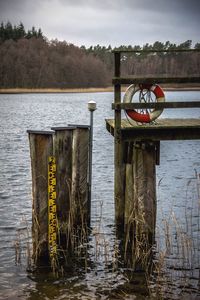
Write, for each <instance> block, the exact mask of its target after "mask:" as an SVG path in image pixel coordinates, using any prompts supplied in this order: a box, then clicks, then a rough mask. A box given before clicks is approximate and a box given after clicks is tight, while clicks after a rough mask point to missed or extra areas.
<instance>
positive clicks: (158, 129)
mask: <svg viewBox="0 0 200 300" xmlns="http://www.w3.org/2000/svg"><path fill="white" fill-rule="evenodd" d="M106 128H107V130H108V131H109V132H110V133H111V134H112V135H113V130H114V120H113V119H109V120H106ZM121 134H122V139H123V141H131V140H132V141H137V140H138V141H140V140H154V141H160V140H192V139H200V119H158V120H156V123H155V124H140V125H138V124H137V123H136V122H134V121H132V120H131V121H130V122H129V121H127V120H125V119H123V120H122V122H121Z"/></svg>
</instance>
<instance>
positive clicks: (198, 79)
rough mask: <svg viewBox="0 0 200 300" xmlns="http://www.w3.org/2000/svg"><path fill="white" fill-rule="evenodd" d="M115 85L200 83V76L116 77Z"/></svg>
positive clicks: (114, 79) (113, 81)
mask: <svg viewBox="0 0 200 300" xmlns="http://www.w3.org/2000/svg"><path fill="white" fill-rule="evenodd" d="M112 83H113V84H133V83H134V84H156V83H160V84H161V83H200V76H187V77H147V76H146V77H114V78H113V80H112Z"/></svg>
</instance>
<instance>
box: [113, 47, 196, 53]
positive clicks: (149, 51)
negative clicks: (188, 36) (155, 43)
mask: <svg viewBox="0 0 200 300" xmlns="http://www.w3.org/2000/svg"><path fill="white" fill-rule="evenodd" d="M112 52H113V53H174V52H175V53H178V52H200V49H163V50H157V49H151V50H142V49H141V50H133V49H126V50H125V49H120V48H118V49H114V50H112Z"/></svg>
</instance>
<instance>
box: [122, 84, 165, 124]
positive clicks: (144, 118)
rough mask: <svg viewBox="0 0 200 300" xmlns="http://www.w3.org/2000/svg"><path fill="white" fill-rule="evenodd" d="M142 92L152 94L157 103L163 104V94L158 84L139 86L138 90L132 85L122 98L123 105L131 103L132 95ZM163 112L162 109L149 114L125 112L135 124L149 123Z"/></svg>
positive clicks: (134, 111)
mask: <svg viewBox="0 0 200 300" xmlns="http://www.w3.org/2000/svg"><path fill="white" fill-rule="evenodd" d="M143 90H148V91H151V92H153V94H154V95H155V97H156V101H157V102H165V94H164V92H163V90H162V89H161V87H160V86H159V85H158V84H153V85H152V84H139V86H138V88H135V85H134V84H132V85H130V86H129V87H128V88H127V90H126V92H125V94H124V98H123V102H124V103H130V102H132V98H133V96H134V94H135V93H136V92H138V91H143ZM162 112H163V109H154V110H152V111H150V112H147V111H146V112H145V113H139V112H137V111H136V110H126V114H127V115H128V116H129V117H130V118H131V119H133V120H134V121H136V122H141V123H150V122H152V121H154V120H155V119H157V118H158V117H159V116H160V115H161V113H162Z"/></svg>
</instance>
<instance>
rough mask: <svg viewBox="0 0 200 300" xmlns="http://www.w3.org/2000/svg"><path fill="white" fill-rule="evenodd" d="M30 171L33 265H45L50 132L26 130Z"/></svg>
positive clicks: (47, 256)
mask: <svg viewBox="0 0 200 300" xmlns="http://www.w3.org/2000/svg"><path fill="white" fill-rule="evenodd" d="M28 134H29V143H30V156H31V169H32V196H33V197H32V199H33V200H32V201H33V202H32V238H33V259H34V262H35V264H36V265H37V264H43V263H47V261H48V260H49V253H48V159H49V157H50V156H52V154H53V137H52V132H45V131H32V130H28Z"/></svg>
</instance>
